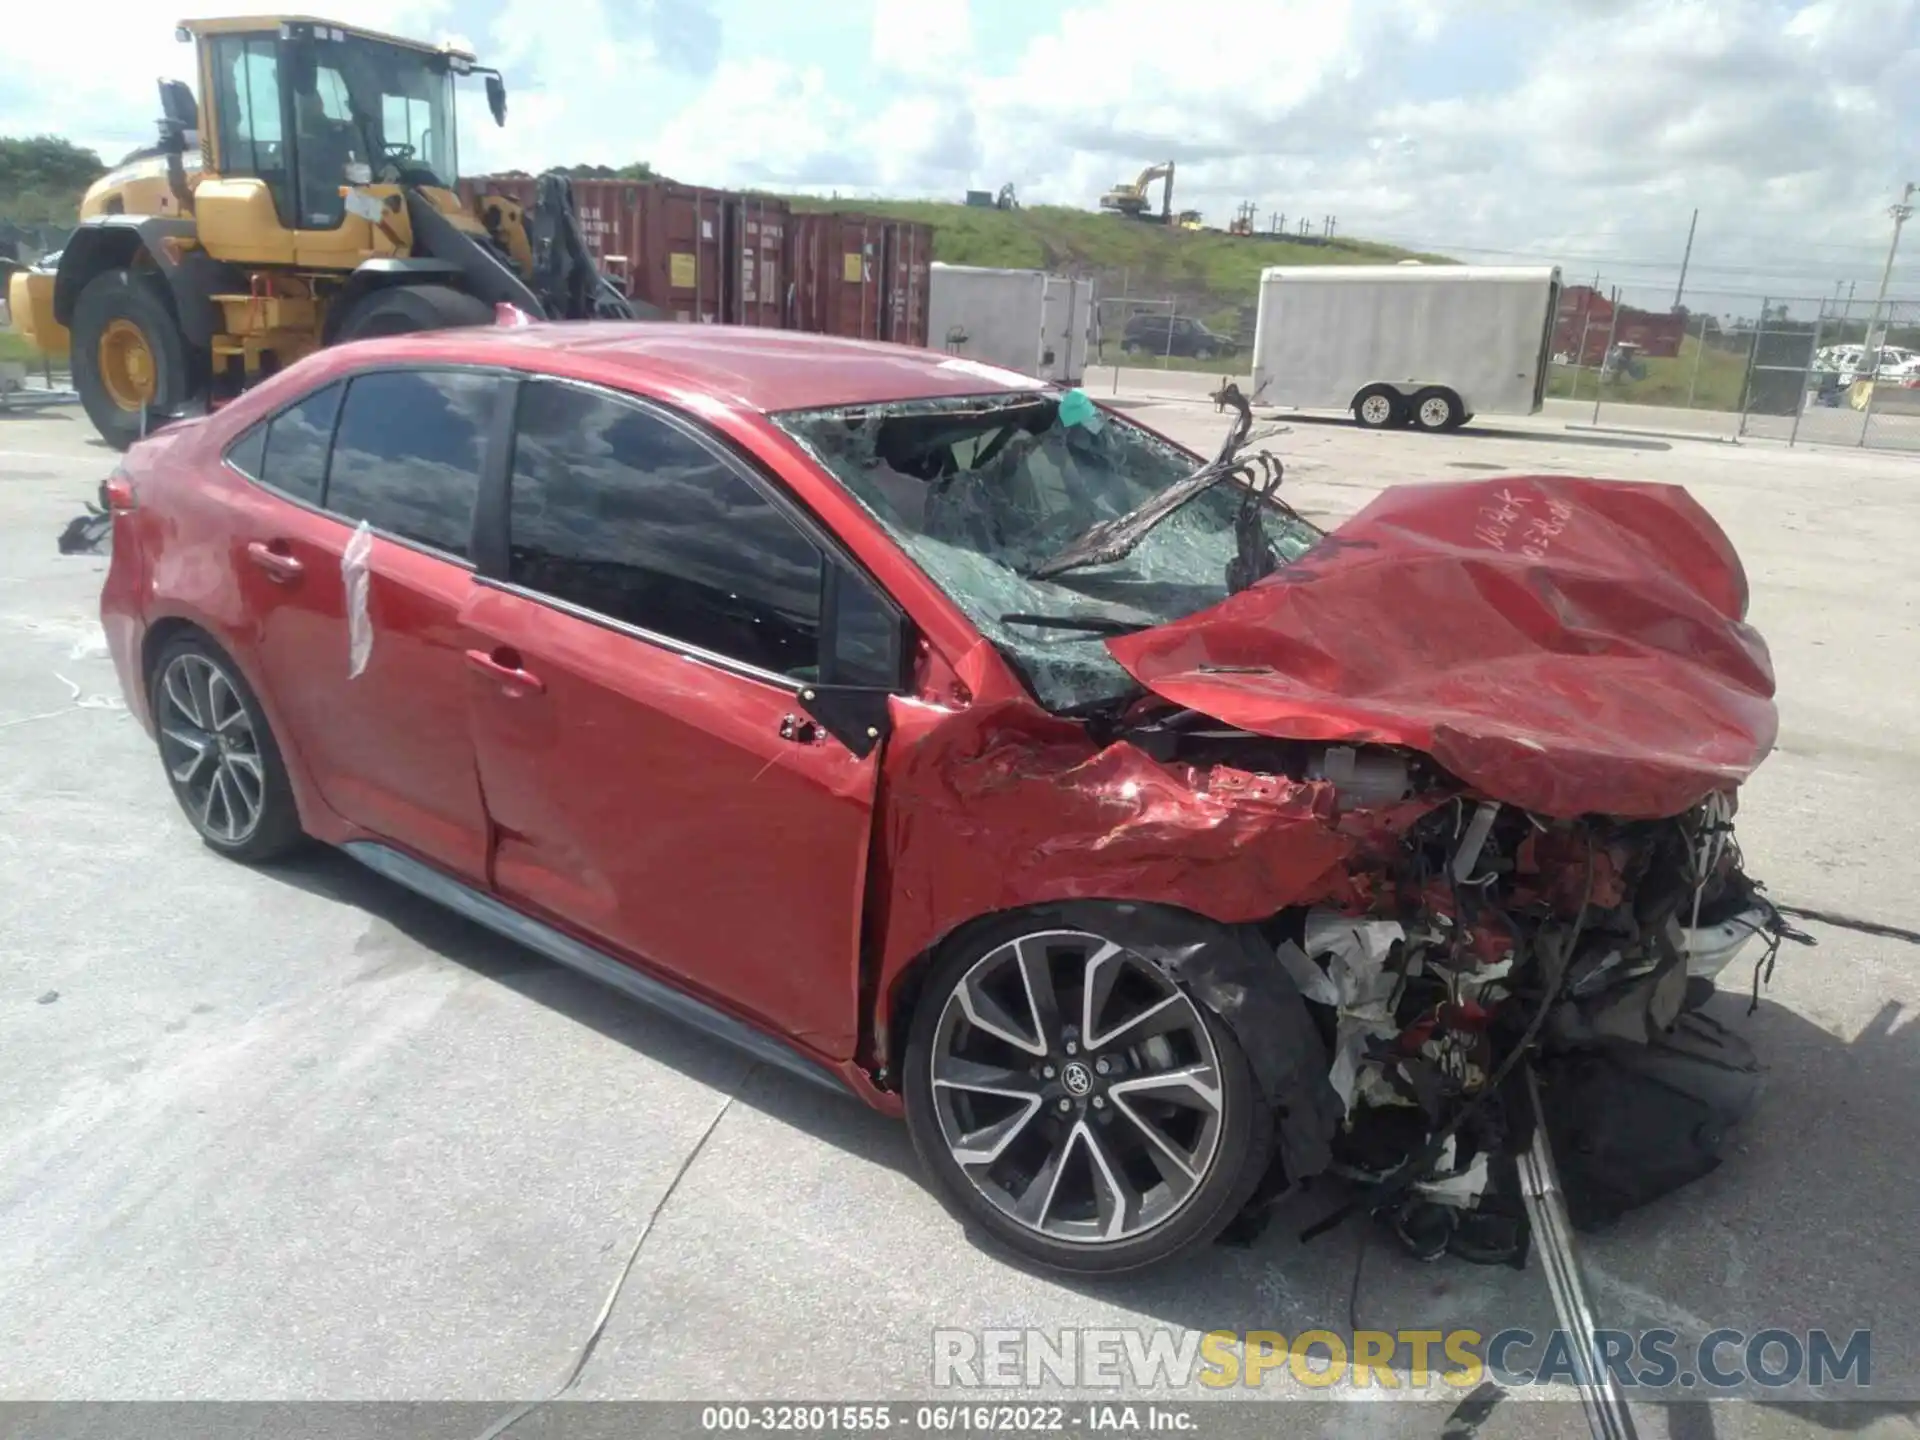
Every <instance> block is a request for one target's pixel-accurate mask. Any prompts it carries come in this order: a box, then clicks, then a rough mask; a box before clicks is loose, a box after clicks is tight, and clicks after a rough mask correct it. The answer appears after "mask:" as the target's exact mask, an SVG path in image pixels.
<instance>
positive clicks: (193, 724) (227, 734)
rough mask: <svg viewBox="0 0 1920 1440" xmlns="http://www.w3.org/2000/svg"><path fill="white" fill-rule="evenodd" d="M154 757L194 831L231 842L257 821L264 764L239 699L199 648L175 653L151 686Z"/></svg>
mask: <svg viewBox="0 0 1920 1440" xmlns="http://www.w3.org/2000/svg"><path fill="white" fill-rule="evenodd" d="M154 698H155V702H156V703H155V709H156V711H157V712H158V713H157V714H156V715H155V717H154V718H155V723H156V725H157V727H158V729H159V731H160V758H161V762H162V763H163V764H165V766H166V767H167V775H168V777H169V778H170V779H172V781H173V785H174V789H175V790H177V791H178V792H179V794H180V799H181V803H182V804H183V805H184V806H185V808H186V811H187V815H188V817H189V818H190V819H191V820H192V821H193V823H194V825H195V827H196V828H198V829H199V831H200V833H201V834H203V835H205V836H206V837H207V838H208V839H209V840H212V841H213V842H215V843H216V844H219V845H239V844H242V843H243V842H245V841H246V840H247V838H248V837H249V836H251V835H252V834H253V832H254V831H255V830H257V829H258V828H259V826H260V817H261V814H262V813H263V811H264V809H265V804H266V765H265V762H264V760H263V759H262V757H261V753H260V735H259V731H258V729H257V727H256V725H255V723H254V717H253V715H252V713H251V712H250V711H249V710H248V709H247V704H246V701H245V700H243V699H242V698H241V696H240V692H239V690H238V688H237V687H236V686H235V685H234V683H233V681H232V679H230V678H229V677H228V675H227V674H226V672H225V671H224V670H222V669H221V668H220V667H219V666H218V665H216V664H215V663H214V662H213V661H212V660H210V659H208V658H207V657H206V656H204V655H199V654H194V653H191V652H188V653H184V654H180V655H176V656H174V657H173V659H172V660H171V661H169V662H168V663H167V667H166V668H165V669H164V670H162V671H161V672H160V683H159V685H157V686H156V687H155V697H154Z"/></svg>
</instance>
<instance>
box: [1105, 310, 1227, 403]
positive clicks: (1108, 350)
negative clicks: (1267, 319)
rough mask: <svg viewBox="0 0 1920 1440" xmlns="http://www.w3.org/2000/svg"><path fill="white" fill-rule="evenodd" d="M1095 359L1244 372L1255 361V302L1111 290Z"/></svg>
mask: <svg viewBox="0 0 1920 1440" xmlns="http://www.w3.org/2000/svg"><path fill="white" fill-rule="evenodd" d="M1097 306H1098V312H1097V313H1098V315H1099V326H1098V329H1097V330H1096V332H1095V344H1094V357H1093V363H1094V364H1096V365H1102V366H1113V367H1116V371H1115V383H1116V384H1117V383H1118V369H1119V368H1122V367H1124V368H1128V369H1142V370H1194V371H1200V372H1203V373H1207V374H1214V375H1218V374H1222V373H1226V372H1232V373H1235V374H1237V373H1239V372H1240V371H1241V370H1242V369H1244V368H1245V367H1246V366H1247V365H1248V364H1250V363H1251V362H1252V356H1253V325H1254V306H1253V304H1252V303H1251V302H1249V303H1248V304H1246V305H1240V306H1224V307H1223V306H1221V305H1219V304H1218V303H1217V302H1215V303H1211V304H1208V303H1202V302H1199V301H1196V300H1195V299H1193V298H1191V297H1186V298H1183V297H1181V296H1179V295H1128V294H1124V293H1123V294H1120V295H1116V296H1109V297H1107V298H1105V299H1102V300H1100V301H1098V302H1097Z"/></svg>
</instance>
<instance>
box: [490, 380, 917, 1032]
mask: <svg viewBox="0 0 1920 1440" xmlns="http://www.w3.org/2000/svg"><path fill="white" fill-rule="evenodd" d="M507 509H508V515H507V522H508V533H509V535H510V537H511V543H510V546H509V548H508V550H507V553H506V554H505V555H504V556H503V557H502V565H501V569H502V572H503V573H502V575H501V577H500V583H499V584H497V585H494V584H490V583H489V582H488V581H487V580H481V581H479V582H477V584H476V589H475V592H474V595H473V598H472V600H471V601H470V603H469V604H468V605H467V607H466V609H465V611H464V612H463V615H462V620H463V622H464V624H465V626H466V627H467V628H468V629H469V630H471V631H472V632H473V633H474V634H475V635H476V636H477V637H479V638H478V639H477V641H476V646H475V649H476V653H475V654H474V655H473V657H472V668H471V670H470V688H469V692H468V693H469V696H470V699H471V703H472V715H473V733H474V738H475V746H476V750H477V753H478V757H479V765H480V774H481V781H482V788H483V790H484V792H485V796H486V804H487V808H488V811H489V814H490V816H491V818H492V820H493V822H494V824H495V826H496V827H497V837H498V838H497V848H496V851H495V854H494V871H493V873H494V883H495V885H496V887H497V889H498V890H499V892H500V893H501V894H502V895H503V896H504V897H506V898H508V899H510V900H514V901H517V902H520V903H523V904H528V905H531V906H534V907H537V908H538V909H540V910H542V911H545V912H547V913H548V914H549V915H551V916H553V917H555V918H557V919H559V920H561V921H564V922H568V923H569V924H570V925H571V926H572V927H573V928H575V929H577V930H579V931H581V932H583V933H585V934H587V935H588V936H590V937H591V938H595V939H598V940H600V941H601V942H602V943H603V944H605V945H607V946H608V947H610V948H612V949H614V950H616V951H618V952H621V953H623V954H624V955H626V956H627V957H629V958H635V959H638V960H641V961H643V962H646V963H649V964H650V965H652V966H655V967H658V968H659V969H661V970H663V971H665V972H667V973H669V974H670V975H671V976H673V977H675V978H676V979H678V980H680V981H681V982H682V983H684V984H687V985H690V986H692V987H694V988H696V989H698V990H702V991H704V992H706V993H707V994H708V995H709V996H711V997H713V998H716V999H718V1000H720V1001H722V1002H723V1003H725V1004H727V1005H728V1006H730V1007H731V1008H733V1009H735V1010H736V1011H739V1012H741V1013H744V1014H746V1015H748V1016H750V1017H752V1018H756V1019H758V1020H760V1021H761V1022H762V1023H763V1024H766V1025H767V1026H768V1027H769V1028H771V1029H774V1030H776V1031H779V1032H783V1033H785V1034H788V1035H791V1036H793V1037H795V1038H797V1039H799V1040H800V1041H801V1042H802V1043H803V1044H805V1045H806V1046H808V1047H809V1048H811V1049H813V1050H815V1051H816V1052H818V1053H819V1054H821V1055H824V1056H826V1057H829V1058H845V1057H847V1056H850V1055H851V1054H852V1053H853V1049H854V1044H855V1038H856V1031H857V1023H856V1022H857V1014H858V1005H857V993H858V954H859V940H860V906H861V894H862V885H863V880H864V877H865V872H866V859H867V846H868V838H869V835H870V833H871V829H872V820H873V804H874V790H875V783H876V778H877V775H878V761H879V752H878V748H877V745H876V744H875V743H874V740H873V739H872V738H871V737H868V736H867V735H866V732H865V730H864V729H861V730H859V731H857V732H854V733H853V734H852V743H851V744H849V743H843V741H842V740H841V739H837V738H835V737H834V736H833V735H831V734H829V733H828V732H827V730H826V728H825V727H823V726H821V725H818V724H816V723H815V722H814V721H813V720H811V719H810V718H808V715H807V712H806V709H805V708H804V706H803V702H802V697H801V691H802V689H803V688H811V687H814V686H817V685H818V684H819V682H820V679H821V675H822V670H823V659H822V651H823V649H825V650H829V651H834V648H835V647H833V646H832V645H831V644H830V643H826V644H823V640H822V629H823V627H822V624H821V614H822V600H823V594H824V595H830V596H832V597H833V599H832V601H830V602H829V603H830V604H831V605H833V607H834V608H835V609H836V610H837V611H838V612H839V613H840V614H841V615H842V616H844V617H845V618H844V622H843V624H842V626H841V627H840V628H842V629H844V630H845V631H846V632H847V633H848V634H849V635H851V636H854V637H855V638H856V639H857V640H858V641H859V642H860V643H859V644H858V645H856V644H855V643H854V640H849V641H848V642H847V643H846V644H845V645H843V646H841V647H839V649H838V651H836V652H835V653H832V654H830V655H829V656H828V658H827V659H826V661H825V664H824V668H825V670H826V671H827V672H828V674H829V678H832V677H835V676H837V677H838V678H840V679H841V680H843V681H849V682H856V681H860V680H863V679H865V680H871V681H873V682H874V693H876V694H879V693H884V691H885V690H886V689H887V688H888V686H889V684H890V681H891V677H892V676H893V675H894V674H896V673H897V668H898V667H897V657H898V655H899V653H900V647H899V639H898V631H899V622H898V618H897V616H896V615H895V614H894V612H893V611H892V610H891V607H890V606H888V604H887V603H886V602H885V601H884V600H882V599H881V598H880V597H879V594H878V592H877V591H876V590H874V589H873V587H872V586H871V585H870V584H869V583H868V582H867V581H866V580H865V579H864V578H863V577H857V576H854V575H853V574H852V573H851V571H850V570H849V569H848V568H846V566H845V562H844V561H842V560H840V559H838V558H837V557H836V556H834V555H833V554H831V553H830V549H831V547H830V546H828V545H827V544H826V542H825V541H824V539H823V537H821V536H819V535H818V534H817V532H814V531H812V530H811V528H810V526H809V524H808V523H807V522H806V521H805V520H804V518H803V517H800V516H798V515H797V514H796V513H795V512H794V511H793V510H792V509H791V508H790V507H789V506H788V505H787V504H786V503H785V501H784V500H783V499H782V498H781V497H780V496H779V495H778V493H777V492H776V491H775V490H774V489H773V487H771V486H768V485H766V484H764V483H763V482H762V481H761V480H760V479H759V478H758V477H754V476H750V475H749V474H748V473H747V472H746V471H745V470H744V468H743V467H742V466H740V465H739V463H738V462H736V461H734V460H732V459H731V458H730V457H728V456H726V455H725V454H723V453H722V452H721V451H720V450H719V448H718V447H717V446H715V445H713V444H711V443H710V442H709V441H707V440H706V439H705V438H704V437H702V436H701V435H700V434H699V433H698V432H697V431H696V430H694V428H693V427H692V426H691V425H689V424H688V423H686V422H685V421H684V420H682V419H680V418H679V417H674V416H669V415H667V414H665V413H664V412H661V411H659V410H656V409H653V408H651V407H648V406H644V405H642V404H640V403H638V402H635V401H631V400H629V399H626V398H624V397H616V396H613V395H610V394H607V393H605V392H601V391H597V390H594V389H591V388H588V387H582V386H573V385H567V384H561V383H557V382H545V381H541V382H533V383H529V384H528V385H527V386H526V387H525V389H524V392H523V395H522V400H521V406H520V424H519V432H518V437H517V441H516V447H515V452H514V466H513V475H512V482H511V497H510V502H509V505H508V507H507ZM856 651H857V652H858V653H856ZM843 733H848V732H845V731H844V728H843ZM858 752H864V753H858Z"/></svg>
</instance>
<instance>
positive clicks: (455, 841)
mask: <svg viewBox="0 0 1920 1440" xmlns="http://www.w3.org/2000/svg"><path fill="white" fill-rule="evenodd" d="M343 392H344V404H343V403H342V395H343ZM500 393H501V386H500V383H499V382H498V381H497V380H496V379H495V378H493V377H491V376H488V375H485V374H480V373H476V372H466V371H438V372H436V371H404V370H397V371H380V372H374V373H371V374H366V375H360V376H357V377H355V378H353V379H352V380H351V381H348V382H341V383H339V384H336V385H332V386H329V387H327V388H326V389H324V390H322V391H319V392H317V393H316V394H315V395H314V396H312V397H309V399H308V400H306V401H304V402H302V403H301V404H299V405H296V406H294V407H292V408H290V409H288V410H285V411H282V412H280V413H279V414H278V415H276V416H275V417H274V418H273V419H272V420H271V421H270V422H268V425H267V428H266V437H265V444H264V447H263V449H262V451H261V452H259V453H258V459H257V462H255V461H254V454H255V452H252V451H247V452H246V453H245V455H244V456H243V458H242V463H243V464H244V463H249V462H254V463H257V464H258V465H259V468H260V470H261V474H260V476H259V478H260V479H261V480H262V481H263V482H264V483H265V484H266V485H268V486H269V487H272V488H274V489H277V490H280V491H281V492H282V493H283V494H285V495H288V496H289V497H291V498H293V499H297V500H299V501H301V502H302V503H300V504H287V503H270V504H263V505H260V506H256V507H251V509H250V513H249V515H248V517H247V528H248V529H249V532H250V533H247V534H244V535H242V536H241V537H240V544H241V548H242V561H241V566H240V568H241V570H242V571H243V573H244V575H245V577H246V578H245V581H244V583H245V584H246V585H247V586H248V587H250V589H249V595H248V604H249V609H250V610H251V612H252V613H253V614H254V615H255V616H256V617H257V618H258V622H259V627H260V628H259V636H260V639H259V643H258V654H259V664H260V667H261V670H262V676H263V679H264V680H265V682H266V684H267V686H268V687H269V689H270V692H271V695H272V697H273V700H274V702H275V704H276V708H277V710H278V712H279V713H280V714H281V716H282V718H283V720H284V723H286V724H287V725H288V726H289V727H290V729H291V731H292V733H293V740H294V743H295V744H297V745H298V746H299V749H300V753H301V754H302V756H303V757H304V758H305V760H306V763H307V767H308V769H309V771H310V772H311V774H312V776H313V778H314V782H315V784H316V785H317V786H318V787H319V789H320V791H321V794H322V796H323V797H324V798H325V800H326V802H327V804H328V805H329V806H331V807H332V808H333V809H334V810H335V811H337V812H338V813H339V814H340V815H341V816H342V817H344V818H345V819H347V820H349V821H352V822H353V823H355V824H357V825H360V826H363V827H365V828H366V829H367V830H369V831H371V832H373V833H375V834H377V835H380V836H382V837H384V838H386V839H388V840H391V841H393V842H395V843H396V844H398V845H400V846H401V847H403V848H404V849H407V850H410V851H412V852H414V853H415V854H417V855H419V856H420V857H421V858H423V859H427V860H431V861H434V862H436V863H438V864H439V865H441V866H442V867H444V868H446V869H448V870H450V871H452V872H454V873H455V874H458V875H460V876H462V877H463V878H466V879H468V880H470V881H473V882H476V883H480V882H483V881H484V879H485V875H486V815H485V811H484V809H483V808H482V806H481V803H480V788H479V782H478V780H477V778H476V776H475V771H474V758H473V744H472V739H471V737H470V735H469V733H468V729H467V709H466V687H467V675H466V658H465V657H466V651H467V649H468V648H469V644H470V640H469V638H468V636H467V634H466V632H465V631H464V630H463V629H462V627H461V625H460V619H459V616H460V609H461V606H462V605H463V604H464V603H465V602H466V599H467V597H468V594H469V592H470V591H471V590H472V588H473V567H472V565H471V563H470V562H469V561H468V560H467V558H466V551H467V548H468V543H469V539H470V535H471V530H472V514H473V503H474V496H475V494H476V492H477V490H478V486H479V472H480V466H481V461H482V455H483V451H484V445H485V434H486V425H487V422H488V420H489V418H490V410H491V406H492V404H493V402H494V400H495V399H496V398H497V397H498V396H499V395H500ZM243 446H244V442H243ZM243 446H236V447H235V451H234V454H235V455H236V456H237V457H241V456H242V452H243ZM329 454H330V455H331V463H329ZM322 507H324V508H322ZM362 520H364V521H366V522H367V524H368V525H369V527H370V529H371V530H372V532H373V533H372V543H371V550H370V553H369V556H368V562H367V571H368V574H367V603H366V608H365V618H366V627H365V634H366V636H367V638H368V640H369V642H370V643H369V645H368V648H367V650H366V653H365V656H364V664H363V665H362V666H361V668H360V669H359V670H358V673H355V669H354V663H353V656H352V653H351V631H352V624H351V622H350V619H349V614H348V611H349V602H348V597H347V585H346V582H345V579H344V577H343V573H342V562H343V560H344V558H345V556H346V552H347V547H348V545H349V543H350V542H351V541H352V539H353V535H354V529H355V526H356V525H357V524H358V523H359V522H360V521H362Z"/></svg>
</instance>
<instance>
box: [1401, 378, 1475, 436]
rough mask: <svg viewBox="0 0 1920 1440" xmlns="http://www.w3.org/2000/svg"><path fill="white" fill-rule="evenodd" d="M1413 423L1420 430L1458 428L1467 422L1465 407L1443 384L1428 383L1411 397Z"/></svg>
mask: <svg viewBox="0 0 1920 1440" xmlns="http://www.w3.org/2000/svg"><path fill="white" fill-rule="evenodd" d="M1413 423H1414V424H1416V425H1418V426H1419V427H1420V428H1421V429H1422V430H1458V429H1459V428H1460V427H1461V426H1462V425H1464V424H1466V423H1467V407H1466V405H1465V404H1463V403H1462V402H1461V399H1460V397H1459V396H1458V395H1456V394H1454V393H1453V391H1451V390H1449V389H1447V387H1446V386H1444V385H1429V386H1428V387H1427V388H1426V389H1424V390H1422V391H1420V392H1419V393H1418V394H1416V395H1415V396H1414V397H1413Z"/></svg>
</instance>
